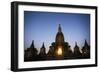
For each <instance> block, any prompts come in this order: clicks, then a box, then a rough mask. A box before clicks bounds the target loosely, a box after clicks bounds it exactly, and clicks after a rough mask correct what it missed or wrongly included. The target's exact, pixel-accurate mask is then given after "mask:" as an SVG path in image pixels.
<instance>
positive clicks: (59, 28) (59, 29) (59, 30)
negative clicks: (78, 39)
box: [58, 24, 61, 32]
mask: <svg viewBox="0 0 100 73" xmlns="http://www.w3.org/2000/svg"><path fill="white" fill-rule="evenodd" d="M58 32H61V25H60V24H59V27H58Z"/></svg>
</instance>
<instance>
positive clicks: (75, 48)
mask: <svg viewBox="0 0 100 73" xmlns="http://www.w3.org/2000/svg"><path fill="white" fill-rule="evenodd" d="M74 57H75V58H79V57H81V52H80V49H79V46H78V45H77V42H75V47H74Z"/></svg>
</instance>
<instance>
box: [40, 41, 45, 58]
mask: <svg viewBox="0 0 100 73" xmlns="http://www.w3.org/2000/svg"><path fill="white" fill-rule="evenodd" d="M39 55H40V56H41V57H43V56H45V55H46V48H45V46H44V43H43V44H42V47H41V48H40V53H39Z"/></svg>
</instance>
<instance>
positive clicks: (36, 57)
mask: <svg viewBox="0 0 100 73" xmlns="http://www.w3.org/2000/svg"><path fill="white" fill-rule="evenodd" d="M84 41H85V42H84V46H83V47H82V48H79V46H78V44H77V42H75V46H74V48H73V49H74V51H72V50H71V46H70V45H69V43H68V42H66V41H65V39H64V35H63V32H62V29H61V25H60V24H59V27H58V32H57V34H56V38H55V42H52V43H51V45H50V47H49V51H48V53H46V48H45V44H44V42H43V44H42V46H41V48H40V52H39V53H38V50H37V48H35V46H34V40H33V41H32V43H31V45H30V47H29V48H27V49H26V50H25V52H24V61H26V62H27V61H42V60H63V59H87V58H90V46H89V45H88V43H87V41H86V40H84Z"/></svg>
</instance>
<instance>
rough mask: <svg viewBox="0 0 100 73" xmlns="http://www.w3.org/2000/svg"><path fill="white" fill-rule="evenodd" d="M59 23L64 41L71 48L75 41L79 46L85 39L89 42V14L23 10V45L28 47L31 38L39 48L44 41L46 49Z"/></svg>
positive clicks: (53, 40) (53, 38)
mask: <svg viewBox="0 0 100 73" xmlns="http://www.w3.org/2000/svg"><path fill="white" fill-rule="evenodd" d="M59 24H61V28H62V32H63V34H64V38H65V41H66V42H68V43H69V45H70V46H71V48H72V49H73V47H74V46H75V42H77V44H78V46H79V47H80V48H81V47H82V46H83V45H84V42H85V39H86V40H87V42H88V44H89V43H90V15H89V14H79V13H56V12H34V11H24V47H25V49H26V48H28V47H29V46H30V45H31V43H32V40H34V44H35V47H36V48H37V49H39V48H41V46H42V43H43V42H44V44H45V47H46V49H47V51H48V49H49V46H50V45H51V43H52V42H55V37H56V34H57V32H58V26H59Z"/></svg>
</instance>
